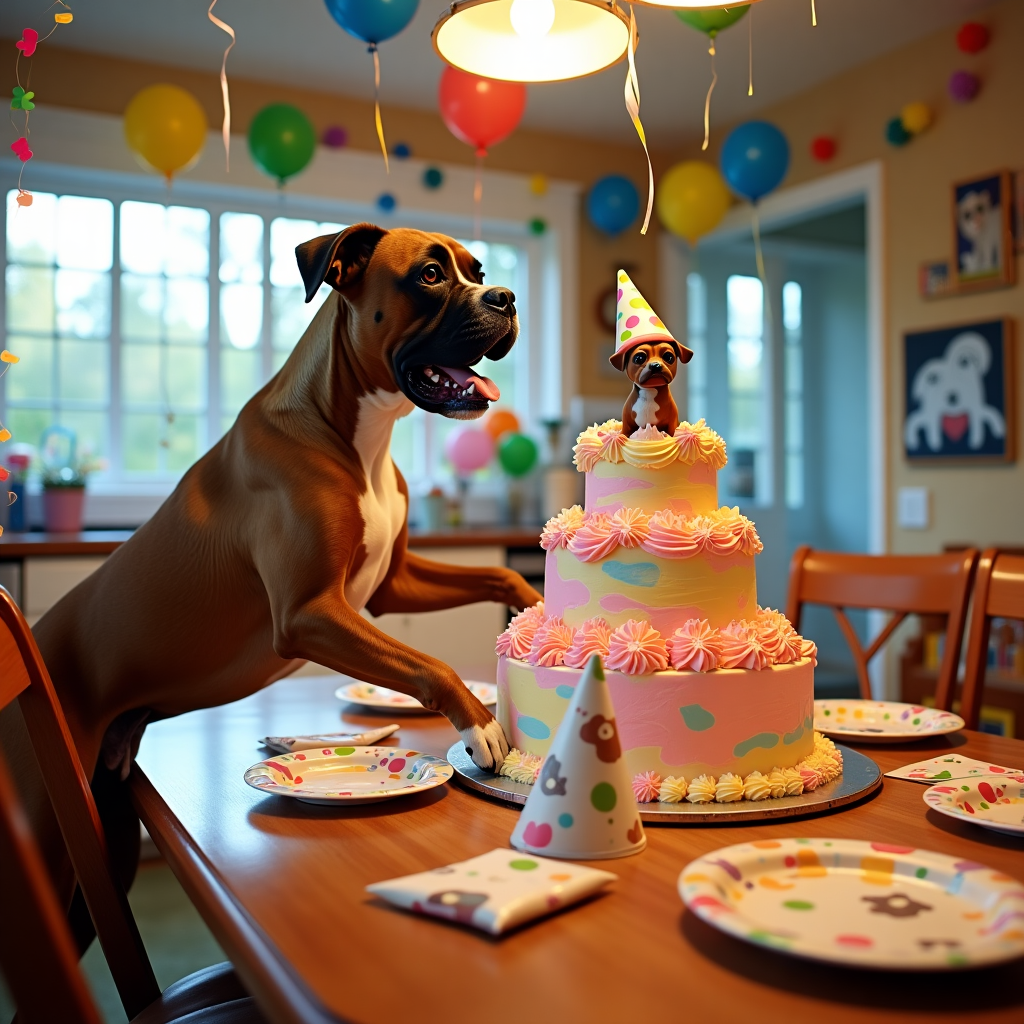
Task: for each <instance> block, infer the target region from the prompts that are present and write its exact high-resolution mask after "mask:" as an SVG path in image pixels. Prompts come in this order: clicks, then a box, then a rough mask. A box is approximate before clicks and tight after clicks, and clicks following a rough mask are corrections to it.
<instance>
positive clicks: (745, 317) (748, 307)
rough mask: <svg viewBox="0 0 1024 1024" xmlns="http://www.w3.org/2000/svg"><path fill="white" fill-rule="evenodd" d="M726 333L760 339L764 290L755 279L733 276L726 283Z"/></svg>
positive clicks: (762, 328) (762, 327) (762, 322)
mask: <svg viewBox="0 0 1024 1024" xmlns="http://www.w3.org/2000/svg"><path fill="white" fill-rule="evenodd" d="M726 299H727V302H728V327H727V329H728V332H729V335H730V336H735V335H743V336H745V337H748V338H760V337H761V334H762V332H763V330H764V326H763V325H764V290H763V289H762V287H761V282H760V281H759V280H758V279H757V278H756V277H740V276H739V275H736V274H734V275H733V276H732V277H730V278H729V280H728V282H727V283H726Z"/></svg>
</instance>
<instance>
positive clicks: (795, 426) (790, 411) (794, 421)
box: [786, 398, 804, 451]
mask: <svg viewBox="0 0 1024 1024" xmlns="http://www.w3.org/2000/svg"><path fill="white" fill-rule="evenodd" d="M803 446H804V403H803V402H802V401H801V400H800V399H799V398H796V399H794V398H787V399H786V449H787V450H788V451H800V449H802V448H803Z"/></svg>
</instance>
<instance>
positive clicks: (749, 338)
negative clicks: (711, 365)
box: [726, 274, 770, 501]
mask: <svg viewBox="0 0 1024 1024" xmlns="http://www.w3.org/2000/svg"><path fill="white" fill-rule="evenodd" d="M726 331H727V334H728V343H727V356H728V367H729V435H730V436H729V447H730V458H729V461H730V463H731V464H732V473H731V476H730V491H731V493H732V495H733V496H734V497H736V498H747V499H753V498H757V499H758V500H760V501H765V500H770V498H769V495H767V494H766V493H764V491H765V490H766V488H765V487H763V486H760V487H759V486H758V475H759V474H761V473H763V472H764V469H763V468H762V464H763V463H764V456H765V409H764V383H765V382H764V340H763V333H764V289H763V288H762V286H761V282H760V281H759V280H758V279H757V278H756V277H741V276H739V275H737V274H734V275H732V276H731V277H729V279H728V280H727V281H726Z"/></svg>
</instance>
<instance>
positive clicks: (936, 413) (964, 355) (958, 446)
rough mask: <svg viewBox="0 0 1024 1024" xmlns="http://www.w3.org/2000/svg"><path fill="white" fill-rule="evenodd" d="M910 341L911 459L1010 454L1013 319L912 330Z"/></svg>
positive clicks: (906, 433)
mask: <svg viewBox="0 0 1024 1024" xmlns="http://www.w3.org/2000/svg"><path fill="white" fill-rule="evenodd" d="M905 345H906V349H905V366H906V420H905V422H904V427H903V443H904V451H905V452H906V455H907V458H908V459H913V460H927V459H949V458H966V459H971V458H985V459H993V458H996V459H1009V458H1011V457H1012V454H1013V433H1012V430H1013V423H1012V419H1011V415H1010V412H1011V409H1010V405H1009V397H1010V396H1009V394H1008V388H1009V386H1010V385H1011V381H1010V378H1009V368H1010V366H1011V365H1012V364H1011V363H1010V351H1009V348H1010V337H1009V327H1008V321H1005V320H990V321H987V322H984V323H978V324H971V325H969V326H965V327H946V328H942V329H939V330H932V331H915V332H912V333H909V334H907V335H906V337H905Z"/></svg>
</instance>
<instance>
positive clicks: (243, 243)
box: [220, 213, 263, 284]
mask: <svg viewBox="0 0 1024 1024" xmlns="http://www.w3.org/2000/svg"><path fill="white" fill-rule="evenodd" d="M220 279H221V280H222V281H225V282H232V281H241V282H243V283H245V284H258V283H259V282H261V281H262V280H263V218H262V217H259V216H257V215H256V214H255V213H222V214H221V215H220Z"/></svg>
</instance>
